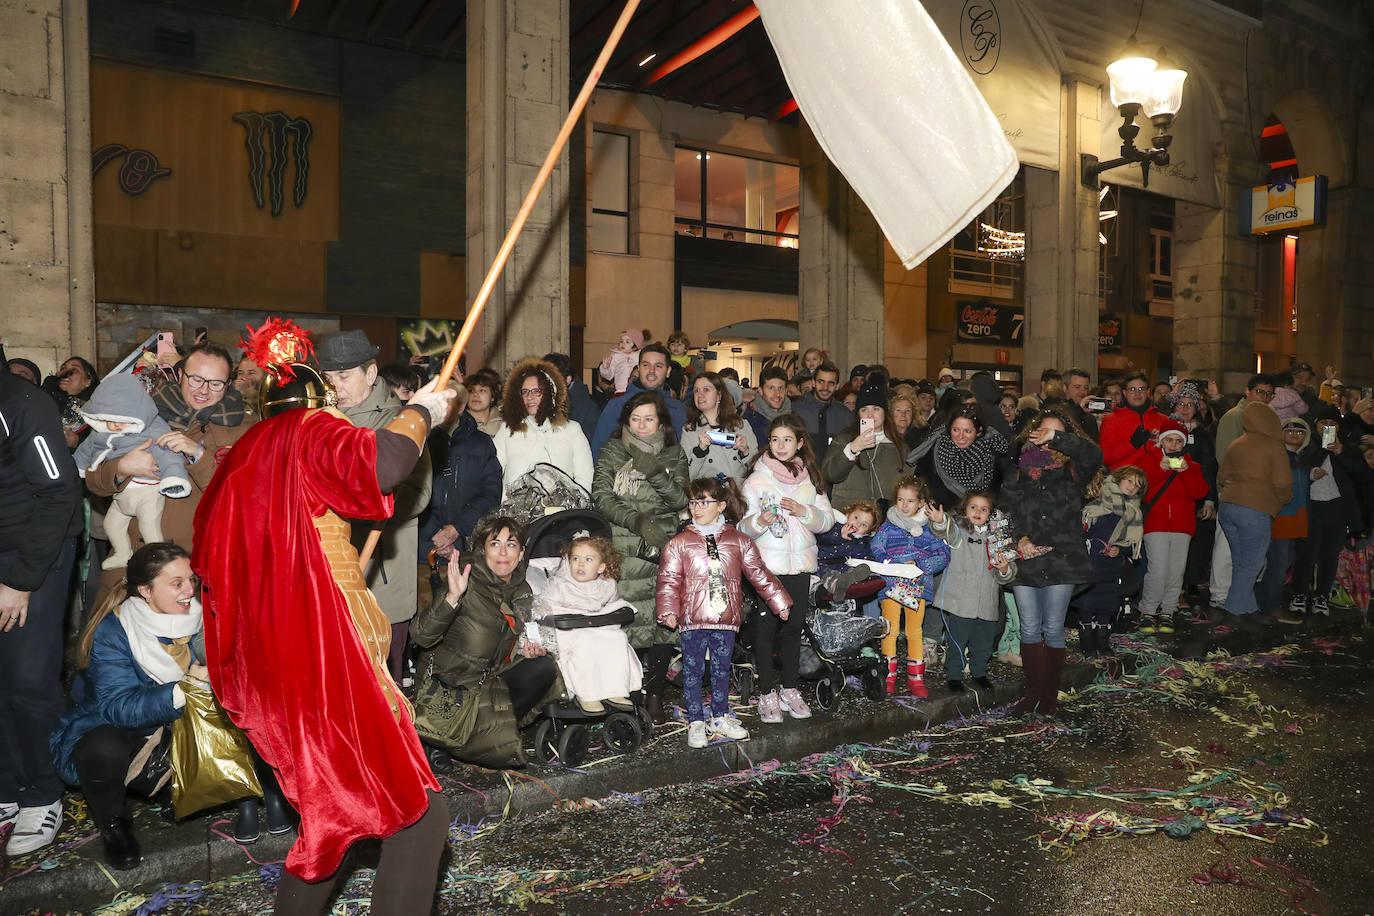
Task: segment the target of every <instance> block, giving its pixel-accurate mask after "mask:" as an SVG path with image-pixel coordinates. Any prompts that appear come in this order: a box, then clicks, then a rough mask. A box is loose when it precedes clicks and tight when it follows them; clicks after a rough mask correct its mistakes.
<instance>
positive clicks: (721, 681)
mask: <svg viewBox="0 0 1374 916" xmlns="http://www.w3.org/2000/svg"><path fill="white" fill-rule="evenodd" d="M687 497H688V501H687V508H688V509H689V510H690V511H691V513H692V524H690V525H688V526H687V527H686V528H685V529H683V531H682V533H681V534H679V535H678V536H677V537H675V538H673V539H672V540H671V541H669V542H668V543H667V544H666V545H664V547H663V554H662V556H661V558H660V560H659V565H658V591H657V594H656V596H655V602H654V606H655V607H656V608H657V611H658V622H659V623H661V624H663V625H664V626H666V627H671V628H674V629H678V628H680V629H681V630H682V695H683V698H684V700H685V701H686V703H687V723H688V724H687V746H688V747H705V746H706V742H707V741H708V740H709V739H710V738H715V737H721V738H734V739H740V738H748V737H749V733H748V732H747V731H745V730H744V726H742V725H740V722H739V719H737V718H736V717H735V715H734V713H732V712H731V711H730V702H729V700H730V658H731V656H732V655H733V654H734V649H735V634H736V633H738V632H739V625H740V622H741V621H742V620H743V618H744V594H743V586H742V583H741V580H742V579H743V578H744V577H746V576H747V577H748V579H749V582H750V584H752V585H753V586H754V590H755V591H757V592H758V593H759V597H760V598H762V599H763V600H764V602H765V603H767V605H768V606H769V608H771V609H772V611H773V613H774V614H777V615H778V617H779V618H781V619H782V620H786V619H787V616H788V610H789V607H790V605H791V604H792V599H791V598H789V597H788V595H787V591H786V590H785V589H783V587H782V583H781V582H779V581H778V577H777V576H775V575H773V574H772V573H771V572H769V571H768V567H767V566H765V565H764V562H763V558H762V557H761V556H760V555H759V549H758V547H756V546H754V541H753V539H752V538H750V537H749V536H748V535H746V534H743V533H741V532H740V531H739V529H737V528H736V527H735V526H734V525H733V524H731V523H732V522H738V521H739V519H740V516H741V515H743V514H744V509H745V505H744V498H743V497H742V496H741V495H740V491H739V487H738V486H737V485H736V484H735V482H734V480H732V479H730V478H728V477H727V478H726V479H725V480H718V479H716V478H714V477H710V478H700V479H697V480H694V481H692V482H691V484H689V485H688V487H687ZM804 610H805V609H799V610H798V613H804ZM708 654H709V655H710V657H711V721H710V722H709V723H708V722H707V721H706V712H705V710H704V709H703V708H702V703H701V676H702V674H704V673H705V669H706V656H707V655H708Z"/></svg>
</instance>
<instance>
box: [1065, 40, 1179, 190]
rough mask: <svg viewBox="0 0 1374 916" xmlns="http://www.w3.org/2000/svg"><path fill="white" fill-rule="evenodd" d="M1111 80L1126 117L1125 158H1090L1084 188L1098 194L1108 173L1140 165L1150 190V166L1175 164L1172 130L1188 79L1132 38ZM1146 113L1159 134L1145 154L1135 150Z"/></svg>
mask: <svg viewBox="0 0 1374 916" xmlns="http://www.w3.org/2000/svg"><path fill="white" fill-rule="evenodd" d="M1107 77H1108V79H1109V80H1110V81H1111V96H1112V104H1113V105H1115V106H1116V110H1117V111H1118V112H1120V114H1121V126H1120V127H1118V128H1117V131H1116V132H1117V134H1118V135H1119V136H1120V137H1121V157H1120V158H1118V159H1108V160H1107V161H1106V162H1099V161H1098V159H1097V157H1096V156H1092V155H1089V154H1087V153H1084V154H1083V156H1082V181H1083V184H1085V185H1087V186H1088V187H1090V188H1095V187H1097V183H1098V176H1099V175H1101V174H1102V173H1103V172H1105V171H1108V170H1109V169H1114V168H1116V167H1117V166H1121V165H1130V164H1131V163H1135V162H1138V163H1140V174H1141V179H1142V183H1143V184H1144V186H1145V187H1147V188H1148V187H1149V186H1150V166H1151V165H1168V164H1169V144H1170V143H1172V142H1173V139H1174V138H1173V137H1172V136H1171V135H1170V134H1169V128H1170V127H1171V126H1172V125H1173V123H1174V116H1175V115H1177V114H1178V109H1179V106H1180V105H1182V104H1183V81H1184V80H1186V79H1187V78H1188V73H1187V71H1185V70H1184V69H1183V68H1181V67H1179V66H1177V65H1176V64H1174V63H1173V62H1172V61H1171V60H1170V59H1169V56H1168V53H1167V52H1166V51H1165V50H1164V49H1163V48H1160V49H1159V50H1158V51H1157V52H1155V53H1150V52H1148V51H1145V50H1144V49H1143V48H1141V46H1140V45H1139V44H1137V43H1136V40H1135V36H1134V35H1132V36H1131V39H1130V41H1128V42H1127V43H1126V49H1125V50H1124V51H1122V52H1121V54H1120V55H1119V56H1118V57H1117V59H1116V60H1114V61H1112V62H1111V63H1110V64H1108V65H1107ZM1142 112H1143V113H1144V114H1145V116H1146V117H1147V118H1149V119H1150V122H1151V123H1152V124H1153V125H1154V129H1155V136H1154V139H1153V141H1152V145H1151V147H1150V148H1149V149H1145V150H1142V149H1140V148H1139V147H1137V146H1136V145H1135V138H1136V135H1137V134H1139V133H1140V127H1139V126H1137V125H1136V123H1135V119H1136V118H1138V117H1139V116H1140V115H1141V113H1142Z"/></svg>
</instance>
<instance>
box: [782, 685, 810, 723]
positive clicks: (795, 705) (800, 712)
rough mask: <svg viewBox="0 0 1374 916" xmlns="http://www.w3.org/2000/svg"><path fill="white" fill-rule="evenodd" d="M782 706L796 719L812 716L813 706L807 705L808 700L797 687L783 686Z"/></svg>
mask: <svg viewBox="0 0 1374 916" xmlns="http://www.w3.org/2000/svg"><path fill="white" fill-rule="evenodd" d="M782 708H783V709H784V710H786V711H787V714H788V715H789V716H791V717H792V718H794V719H809V718H811V707H810V706H807V705H806V701H805V700H803V699H802V695H801V691H800V690H798V689H797V688H795V687H784V688H783V691H782Z"/></svg>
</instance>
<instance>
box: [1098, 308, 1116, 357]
mask: <svg viewBox="0 0 1374 916" xmlns="http://www.w3.org/2000/svg"><path fill="white" fill-rule="evenodd" d="M1121 325H1122V321H1121V316H1119V315H1103V316H1102V317H1100V318H1098V319H1097V352H1099V353H1120V352H1121Z"/></svg>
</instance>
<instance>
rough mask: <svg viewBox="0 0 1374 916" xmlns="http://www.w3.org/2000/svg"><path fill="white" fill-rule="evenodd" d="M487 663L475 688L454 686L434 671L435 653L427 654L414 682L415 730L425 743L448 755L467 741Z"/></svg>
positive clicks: (473, 725)
mask: <svg viewBox="0 0 1374 916" xmlns="http://www.w3.org/2000/svg"><path fill="white" fill-rule="evenodd" d="M490 671H491V668H490V666H488V668H487V669H486V670H485V671H483V672H482V677H481V678H480V679H479V680H478V681H477V686H476V688H473V689H469V688H467V687H456V686H454V685H452V684H449V683H446V682H445V681H444V680H443V678H441V677H439V676H438V675H436V674H435V673H434V656H433V655H432V654H431V655H430V657H429V664H428V665H426V666H425V669H424V671H422V672H421V673H420V675H419V677H418V678H417V682H416V685H415V731H416V732H417V733H419V735H420V740H421V741H423V742H424V743H425V744H429V745H433V746H434V747H438V748H441V749H443V750H445V751H447V752H449V753H450V754H452V753H454V752H455V751H456V750H458V749H459V748H461V747H462V746H463V745H464V744H467V741H468V737H469V736H470V735H471V734H472V730H473V728H474V727H475V726H476V724H477V707H478V706H479V705H480V704H479V703H478V693H477V691H478V689H480V688H481V687H482V685H483V684H484V683H485V682H486V679H487V674H488V673H489V672H490Z"/></svg>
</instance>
